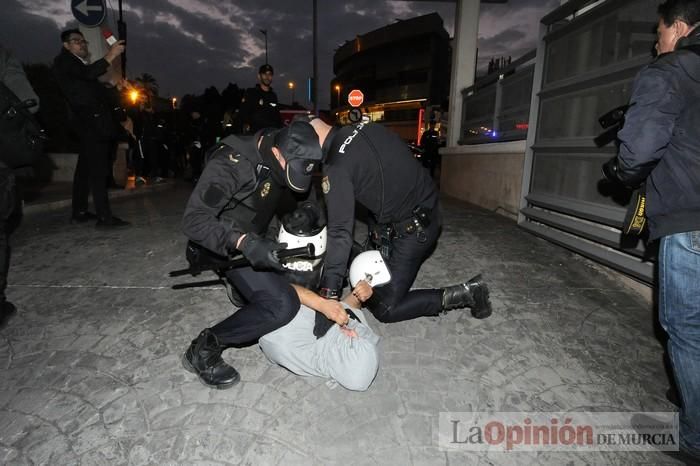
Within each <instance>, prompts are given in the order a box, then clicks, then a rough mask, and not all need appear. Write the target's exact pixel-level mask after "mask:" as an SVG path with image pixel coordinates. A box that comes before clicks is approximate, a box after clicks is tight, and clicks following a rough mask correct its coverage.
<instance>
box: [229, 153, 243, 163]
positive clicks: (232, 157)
mask: <svg viewBox="0 0 700 466" xmlns="http://www.w3.org/2000/svg"><path fill="white" fill-rule="evenodd" d="M240 156H241V154H228V159H229V160H230V161H231V162H233V163H238V162H240V160H238V158H239V157H240Z"/></svg>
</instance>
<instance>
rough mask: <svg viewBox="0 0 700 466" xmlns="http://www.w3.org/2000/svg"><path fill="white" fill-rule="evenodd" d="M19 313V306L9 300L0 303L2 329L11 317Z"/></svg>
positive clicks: (0, 325)
mask: <svg viewBox="0 0 700 466" xmlns="http://www.w3.org/2000/svg"><path fill="white" fill-rule="evenodd" d="M16 313H17V308H16V307H15V305H14V304H12V303H11V302H9V301H3V302H2V303H0V329H2V328H3V327H5V325H7V323H8V322H9V321H10V319H11V318H12V317H13V316H14V315H15V314H16Z"/></svg>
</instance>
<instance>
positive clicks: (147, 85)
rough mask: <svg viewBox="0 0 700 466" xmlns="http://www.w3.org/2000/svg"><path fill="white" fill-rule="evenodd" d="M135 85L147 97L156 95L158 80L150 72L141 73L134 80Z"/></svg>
mask: <svg viewBox="0 0 700 466" xmlns="http://www.w3.org/2000/svg"><path fill="white" fill-rule="evenodd" d="M134 81H135V82H136V85H137V86H139V87H140V88H141V89H142V90H143V92H145V93H146V94H147V95H148V97H149V98H151V97H155V96H158V81H157V80H156V78H155V77H154V76H153V75H152V74H150V73H143V74H141V75H140V76H137V77H136V79H135V80H134Z"/></svg>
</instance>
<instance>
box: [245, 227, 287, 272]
mask: <svg viewBox="0 0 700 466" xmlns="http://www.w3.org/2000/svg"><path fill="white" fill-rule="evenodd" d="M286 247H287V243H277V242H275V241H272V240H270V239H267V238H263V237H261V236H259V235H256V234H255V233H247V234H246V235H245V238H243V240H242V241H241V244H239V245H238V249H239V250H240V251H241V253H243V256H244V257H245V258H246V259H248V262H250V265H252V266H253V268H254V269H256V270H258V269H272V270H277V271H280V272H284V270H285V269H284V267H282V264H281V263H280V260H279V257H277V252H278V251H281V250H282V249H285V248H286Z"/></svg>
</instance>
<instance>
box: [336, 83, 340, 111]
mask: <svg viewBox="0 0 700 466" xmlns="http://www.w3.org/2000/svg"><path fill="white" fill-rule="evenodd" d="M335 92H336V95H337V99H336V100H337V104H336V106H335V108H338V107H340V84H336V85H335Z"/></svg>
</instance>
